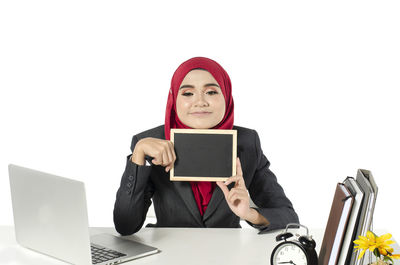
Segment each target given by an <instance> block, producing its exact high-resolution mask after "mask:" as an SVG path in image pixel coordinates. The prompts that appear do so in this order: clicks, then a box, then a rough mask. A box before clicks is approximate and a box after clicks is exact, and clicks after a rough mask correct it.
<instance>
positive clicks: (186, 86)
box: [179, 85, 194, 90]
mask: <svg viewBox="0 0 400 265" xmlns="http://www.w3.org/2000/svg"><path fill="white" fill-rule="evenodd" d="M183 88H194V86H192V85H183V86H181V87H180V88H179V90H181V89H183Z"/></svg>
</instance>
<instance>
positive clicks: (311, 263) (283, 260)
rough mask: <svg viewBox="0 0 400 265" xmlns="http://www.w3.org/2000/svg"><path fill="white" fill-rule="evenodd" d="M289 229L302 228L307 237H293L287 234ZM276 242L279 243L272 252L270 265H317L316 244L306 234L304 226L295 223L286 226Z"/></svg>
mask: <svg viewBox="0 0 400 265" xmlns="http://www.w3.org/2000/svg"><path fill="white" fill-rule="evenodd" d="M289 227H294V228H299V227H303V228H305V229H306V231H307V235H303V236H300V235H296V236H294V235H293V234H292V233H290V232H288V229H289ZM288 239H290V240H288ZM276 241H277V242H280V243H279V244H278V245H277V246H276V247H275V248H274V250H273V251H272V254H271V265H318V255H317V252H316V251H315V245H316V244H315V241H314V239H312V237H311V236H310V235H309V234H308V228H307V227H306V226H304V225H301V224H295V223H291V224H288V225H287V226H286V229H285V231H284V232H283V233H281V234H279V235H277V236H276Z"/></svg>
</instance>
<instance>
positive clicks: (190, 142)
mask: <svg viewBox="0 0 400 265" xmlns="http://www.w3.org/2000/svg"><path fill="white" fill-rule="evenodd" d="M171 141H172V142H173V143H174V148H175V154H176V161H175V164H174V166H173V168H172V169H171V170H170V180H173V181H225V180H227V179H228V178H229V177H231V176H235V175H236V148H237V132H236V130H215V129H205V130H203V129H171Z"/></svg>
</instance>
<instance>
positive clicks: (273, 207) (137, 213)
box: [114, 125, 299, 235]
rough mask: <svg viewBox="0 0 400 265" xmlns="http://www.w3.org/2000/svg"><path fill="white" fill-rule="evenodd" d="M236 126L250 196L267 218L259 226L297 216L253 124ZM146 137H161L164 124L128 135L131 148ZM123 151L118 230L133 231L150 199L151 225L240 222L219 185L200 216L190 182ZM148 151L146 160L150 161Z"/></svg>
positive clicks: (272, 226) (229, 225) (273, 225)
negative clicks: (153, 216) (153, 215)
mask: <svg viewBox="0 0 400 265" xmlns="http://www.w3.org/2000/svg"><path fill="white" fill-rule="evenodd" d="M233 129H234V130H237V155H238V157H239V158H240V162H241V165H242V170H243V177H244V180H245V183H246V187H247V189H248V191H249V194H250V197H251V199H252V200H253V202H254V203H255V204H256V205H257V207H258V208H256V210H258V211H259V212H260V214H262V215H263V216H264V217H265V218H267V220H268V221H269V222H270V224H269V225H268V226H267V227H265V226H255V225H252V224H250V225H252V226H253V227H256V228H258V229H260V230H261V232H264V231H269V230H274V229H278V228H285V226H286V224H288V223H292V222H298V221H299V220H298V217H297V214H296V212H295V211H294V209H293V206H292V203H291V202H290V201H289V199H288V198H287V197H286V196H285V193H284V191H283V189H282V187H281V186H280V185H279V184H278V182H277V180H276V177H275V175H274V173H272V172H271V170H269V165H270V163H269V161H268V160H267V158H266V157H265V156H264V155H263V152H262V150H261V146H260V139H259V137H258V134H257V132H256V131H255V130H251V129H247V128H243V127H239V126H234V127H233ZM145 137H154V138H160V139H165V136H164V125H162V126H158V127H156V128H153V129H150V130H147V131H144V132H142V133H140V134H138V135H135V136H133V139H132V145H131V150H132V152H133V150H134V148H135V145H136V143H137V142H138V141H139V140H140V139H142V138H145ZM130 158H131V155H129V156H128V157H127V162H126V168H125V172H124V174H123V175H122V179H121V184H120V187H119V189H118V192H117V196H116V201H115V205H114V224H115V229H116V230H117V231H118V232H119V233H120V234H121V235H130V234H133V233H135V232H137V231H139V229H140V228H141V227H142V226H143V223H144V221H145V219H146V214H147V211H148V208H149V206H150V205H151V200H153V202H154V210H155V213H156V217H157V223H156V224H155V225H153V226H156V227H221V228H222V227H227V228H236V227H237V228H239V227H240V224H239V221H240V218H239V217H238V216H236V215H235V214H234V213H233V212H232V211H231V209H230V208H229V206H228V204H227V203H226V200H225V198H224V195H223V193H222V191H221V189H220V188H219V187H218V186H216V187H215V190H214V193H213V195H212V197H211V200H210V202H209V204H208V206H207V210H206V211H205V213H204V215H203V216H201V215H200V212H199V209H198V208H197V205H196V201H195V199H194V195H193V191H192V188H191V186H190V183H189V182H186V181H176V182H174V181H170V180H169V172H165V170H164V167H162V166H156V165H151V166H138V165H136V164H135V163H133V162H132V161H131V159H130ZM151 159H152V158H150V157H147V158H146V160H148V161H149V162H151Z"/></svg>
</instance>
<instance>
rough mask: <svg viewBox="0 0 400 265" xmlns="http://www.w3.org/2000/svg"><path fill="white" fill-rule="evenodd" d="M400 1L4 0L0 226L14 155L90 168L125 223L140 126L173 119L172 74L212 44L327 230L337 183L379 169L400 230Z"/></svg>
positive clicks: (88, 178) (65, 171)
mask: <svg viewBox="0 0 400 265" xmlns="http://www.w3.org/2000/svg"><path fill="white" fill-rule="evenodd" d="M399 14H400V4H399V3H398V1H362V2H354V1H330V2H328V1H274V2H266V1H247V2H246V4H245V2H244V1H170V0H169V1H92V2H90V1H55V0H52V1H39V0H37V1H16V0H13V1H1V2H0V88H1V92H0V93H1V97H0V115H1V137H0V152H1V153H0V216H1V217H0V225H12V224H13V217H12V208H11V200H10V191H9V181H8V172H7V165H8V164H9V163H15V164H19V165H23V166H26V167H31V168H34V169H38V170H41V171H46V172H50V173H53V174H58V175H61V176H65V177H69V178H73V179H78V180H82V181H84V182H85V184H86V188H87V200H88V208H89V222H90V225H92V226H112V225H113V222H112V210H113V205H114V200H115V193H116V191H117V188H118V186H119V182H120V178H121V175H122V172H123V170H124V167H125V159H126V156H127V155H128V154H129V153H130V150H129V147H130V144H131V137H132V135H134V134H136V133H139V132H141V131H143V130H145V129H149V128H152V127H155V126H158V125H160V124H162V123H163V122H164V114H165V106H166V100H167V95H168V89H169V84H170V79H171V77H172V74H173V72H174V71H175V69H176V68H177V67H178V66H179V64H180V63H182V62H183V61H184V60H186V59H189V58H191V57H194V56H206V57H209V58H212V59H214V60H216V61H217V62H219V63H220V64H221V65H222V66H223V67H224V68H225V69H226V70H227V72H228V73H229V75H230V77H231V79H232V84H233V96H234V100H235V124H237V125H240V126H245V127H249V128H253V129H256V130H257V131H258V133H259V135H260V138H261V144H262V148H263V150H264V153H265V154H266V156H267V157H268V159H269V160H270V161H271V169H272V171H273V172H274V173H275V174H276V175H277V177H278V180H279V182H280V183H281V184H282V186H283V187H284V189H285V192H286V194H287V195H288V197H289V198H290V199H291V200H292V202H293V205H294V207H295V209H296V211H297V212H298V214H299V217H300V220H301V222H302V223H303V224H304V225H307V226H309V227H316V228H324V227H325V225H326V222H327V218H328V214H329V210H330V207H331V202H332V198H333V193H334V190H335V186H336V183H337V182H340V181H343V180H344V179H345V177H346V176H348V175H350V176H355V174H356V170H357V169H358V168H366V169H369V170H371V171H372V173H373V175H374V176H375V179H376V182H377V184H378V186H379V195H378V200H377V205H376V211H375V227H376V228H383V229H386V230H387V231H389V232H392V234H393V235H394V237H395V238H396V237H397V239H398V240H399V239H400V226H399V218H398V217H399V214H398V212H399V192H400V173H399V162H400V155H399V151H400V140H399V138H400V122H399V114H400V106H399V99H400V97H399V93H398V90H399V88H400V76H399V73H400V49H399V47H400V31H399V30H400V15H399Z"/></svg>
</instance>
